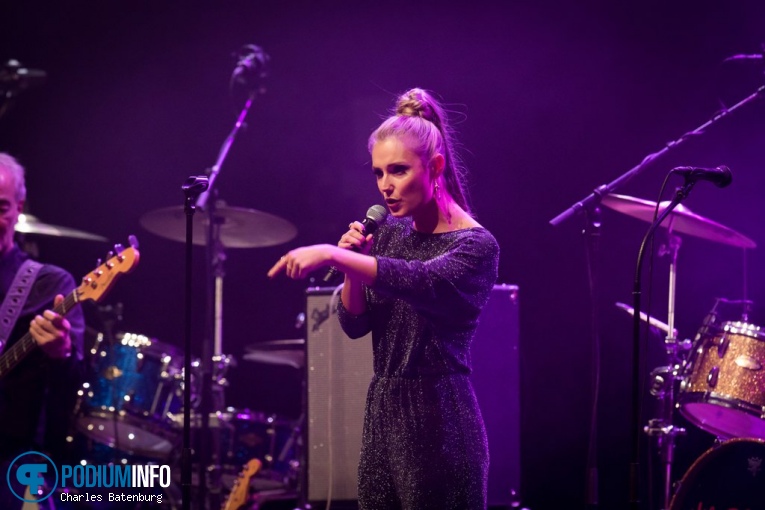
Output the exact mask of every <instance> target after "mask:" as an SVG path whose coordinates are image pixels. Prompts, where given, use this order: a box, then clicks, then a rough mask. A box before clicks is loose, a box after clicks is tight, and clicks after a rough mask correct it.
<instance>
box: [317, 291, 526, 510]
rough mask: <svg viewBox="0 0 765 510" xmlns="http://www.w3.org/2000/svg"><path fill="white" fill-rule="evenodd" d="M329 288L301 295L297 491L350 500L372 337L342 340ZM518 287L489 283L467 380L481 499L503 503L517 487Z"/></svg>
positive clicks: (510, 499) (369, 374) (319, 498)
mask: <svg viewBox="0 0 765 510" xmlns="http://www.w3.org/2000/svg"><path fill="white" fill-rule="evenodd" d="M333 290H334V288H325V287H316V288H311V289H308V291H307V293H306V326H307V333H306V370H307V374H306V400H307V404H306V407H307V416H308V420H307V431H306V435H305V438H306V440H305V444H306V448H305V456H306V459H305V465H306V466H307V469H306V470H305V472H304V476H303V481H304V483H305V489H304V494H305V497H306V498H307V500H308V501H309V502H317V501H327V500H331V501H338V502H339V501H342V500H344V501H351V500H355V499H357V495H358V494H357V487H356V485H357V482H358V475H357V469H358V462H359V449H360V446H361V432H362V428H363V423H364V405H365V402H366V394H367V387H368V386H369V382H370V380H371V378H372V374H373V372H372V342H371V335H366V336H364V337H363V338H359V339H357V340H351V339H349V338H348V337H347V336H346V335H345V333H343V331H342V329H341V328H340V323H339V322H338V320H337V314H336V311H335V310H336V307H335V301H334V299H339V295H337V296H336V297H335V298H333V296H332V291H333ZM518 337H519V326H518V287H517V286H515V285H495V286H494V289H493V290H492V293H491V296H490V298H489V302H488V304H487V305H486V307H485V308H484V310H483V312H482V313H481V316H480V319H479V325H478V329H477V331H476V336H475V339H474V341H473V345H472V348H471V356H472V363H473V376H472V381H473V385H474V387H475V391H476V395H477V397H478V401H479V403H480V405H481V412H482V413H483V418H484V422H485V424H486V432H487V435H488V438H489V455H490V458H491V464H490V468H489V487H488V502H489V504H490V505H492V506H495V505H509V504H510V503H511V502H513V501H514V498H513V492H514V491H515V492H517V491H518V490H519V486H520V425H519V422H520V419H519V418H520V416H519V413H520V396H519V385H520V374H519V372H518V370H519V358H518Z"/></svg>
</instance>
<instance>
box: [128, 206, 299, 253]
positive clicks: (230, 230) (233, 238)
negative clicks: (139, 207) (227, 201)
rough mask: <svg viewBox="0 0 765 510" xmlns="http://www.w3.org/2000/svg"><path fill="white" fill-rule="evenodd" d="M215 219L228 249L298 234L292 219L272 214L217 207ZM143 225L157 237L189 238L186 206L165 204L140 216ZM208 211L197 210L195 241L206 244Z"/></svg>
mask: <svg viewBox="0 0 765 510" xmlns="http://www.w3.org/2000/svg"><path fill="white" fill-rule="evenodd" d="M215 221H216V222H217V223H218V224H219V225H220V240H221V243H223V246H225V247H226V248H259V247H264V246H275V245H278V244H282V243H286V242H287V241H289V240H291V239H292V238H293V237H295V236H296V235H297V229H296V228H295V226H294V225H293V224H292V223H290V222H289V221H287V220H285V219H282V218H279V217H278V216H274V215H273V214H269V213H265V212H262V211H256V210H255V209H245V208H243V207H229V206H223V207H218V208H216V209H215ZM140 222H141V225H142V226H143V227H144V228H145V229H146V230H148V231H149V232H152V233H154V234H157V235H158V236H161V237H164V238H167V239H171V240H173V241H182V242H183V241H185V240H186V213H185V212H184V209H183V207H165V208H163V209H157V210H155V211H150V212H148V213H146V214H144V215H143V216H141V219H140ZM208 225H209V214H208V213H207V212H205V211H196V212H195V213H194V224H193V228H192V230H193V236H194V244H196V245H200V246H204V245H205V244H207V230H208Z"/></svg>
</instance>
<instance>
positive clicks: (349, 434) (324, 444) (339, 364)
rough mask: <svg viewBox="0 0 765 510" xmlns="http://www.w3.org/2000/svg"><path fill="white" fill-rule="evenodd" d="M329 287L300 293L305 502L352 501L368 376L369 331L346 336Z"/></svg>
mask: <svg viewBox="0 0 765 510" xmlns="http://www.w3.org/2000/svg"><path fill="white" fill-rule="evenodd" d="M333 290H334V288H333V287H329V288H326V287H317V288H311V289H308V290H307V292H306V343H305V344H306V370H307V374H306V391H307V416H308V420H307V433H306V439H307V440H306V448H305V455H306V465H307V472H306V473H305V474H304V481H305V484H306V491H305V494H306V495H307V499H308V501H311V502H316V501H328V500H330V501H343V500H345V501H349V500H355V499H357V496H358V492H357V483H358V474H357V471H358V464H359V451H360V448H361V431H362V429H363V426H364V404H365V403H366V397H367V388H368V387H369V382H370V381H371V380H372V374H373V370H372V338H371V337H372V335H371V334H367V335H366V336H364V337H362V338H358V339H356V340H351V339H350V338H348V336H347V335H346V334H345V333H343V330H342V329H341V328H340V322H339V321H338V319H337V308H336V301H335V299H340V294H339V292H338V294H337V295H336V296H335V298H334V299H333V296H332V291H333Z"/></svg>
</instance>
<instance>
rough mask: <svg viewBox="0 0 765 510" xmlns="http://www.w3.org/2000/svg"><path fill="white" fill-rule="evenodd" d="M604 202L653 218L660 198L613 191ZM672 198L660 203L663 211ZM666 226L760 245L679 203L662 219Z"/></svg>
mask: <svg viewBox="0 0 765 510" xmlns="http://www.w3.org/2000/svg"><path fill="white" fill-rule="evenodd" d="M602 202H603V205H605V206H606V207H610V208H611V209H613V210H615V211H619V212H621V213H624V214H626V215H628V216H632V217H633V218H637V219H639V220H643V221H647V222H649V223H651V222H653V215H654V211H655V210H656V202H651V201H649V200H643V199H640V198H635V197H630V196H627V195H615V194H610V195H606V196H604V197H603V200H602ZM668 205H669V201H664V202H660V203H659V214H661V212H662V211H663V210H664V209H666V208H667V206H668ZM661 227H662V228H666V229H668V230H669V231H670V232H675V233H678V234H688V235H691V236H695V237H700V238H702V239H706V240H708V241H714V242H716V243H722V244H727V245H730V246H737V247H739V248H756V247H757V244H756V243H755V242H754V241H752V240H751V239H749V238H748V237H746V236H745V235H743V234H739V233H738V232H736V231H735V230H732V229H730V228H728V227H726V226H724V225H720V224H719V223H717V222H714V221H712V220H710V219H707V218H704V217H703V216H699V215H698V214H696V213H694V212H692V211H691V210H690V209H688V208H687V207H685V206H684V205H683V204H679V205H678V206H677V207H676V208H675V209H673V210H672V212H671V213H669V216H667V218H666V219H665V220H664V221H663V222H662V224H661Z"/></svg>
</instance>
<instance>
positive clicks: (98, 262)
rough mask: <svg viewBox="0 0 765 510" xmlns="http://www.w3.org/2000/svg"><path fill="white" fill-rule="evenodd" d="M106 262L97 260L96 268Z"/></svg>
mask: <svg viewBox="0 0 765 510" xmlns="http://www.w3.org/2000/svg"><path fill="white" fill-rule="evenodd" d="M103 262H104V261H103V260H101V259H100V258H99V259H96V267H98V266H100V265H101V264H102V263H103Z"/></svg>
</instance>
